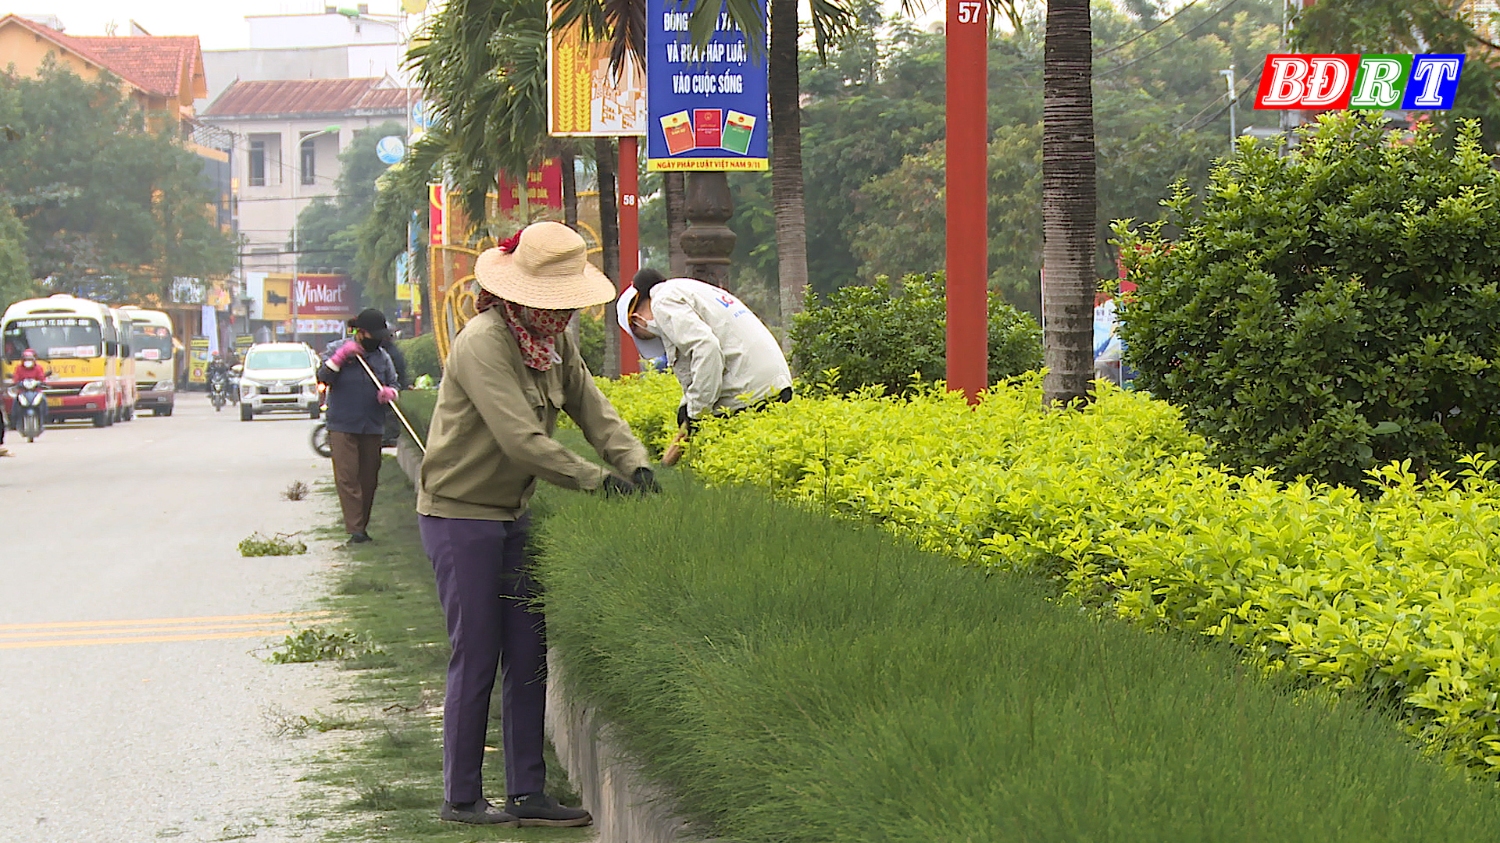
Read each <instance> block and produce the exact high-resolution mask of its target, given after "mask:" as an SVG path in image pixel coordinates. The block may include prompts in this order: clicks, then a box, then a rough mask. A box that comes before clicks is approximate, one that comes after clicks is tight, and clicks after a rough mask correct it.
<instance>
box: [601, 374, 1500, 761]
mask: <svg viewBox="0 0 1500 843" xmlns="http://www.w3.org/2000/svg"><path fill="white" fill-rule="evenodd" d="M675 386H676V384H675V382H674V381H672V380H671V379H670V378H668V377H666V376H654V377H651V376H648V377H644V378H638V379H632V380H628V381H624V382H621V383H617V384H611V385H610V386H609V392H610V397H611V400H613V401H615V403H616V406H617V407H619V408H620V410H621V413H622V414H623V415H625V416H626V418H627V419H629V420H630V421H631V424H632V426H633V427H635V428H636V429H637V430H638V431H642V432H648V435H650V436H653V437H655V439H656V441H657V442H660V441H664V440H663V439H662V438H661V437H662V436H663V435H665V436H666V437H670V435H671V425H672V424H673V422H674V421H675V417H674V414H675V412H676V406H677V391H676V389H675ZM663 420H665V427H663ZM663 431H665V432H664V433H663ZM689 460H690V463H691V466H692V469H693V471H694V473H695V474H697V475H698V476H699V477H701V478H702V479H703V480H705V481H706V482H709V483H737V484H749V485H755V486H760V487H763V488H766V489H768V490H770V491H771V492H773V493H774V494H775V495H777V496H778V497H782V498H786V499H790V500H796V501H801V502H803V503H805V504H807V505H810V506H812V507H815V508H818V509H822V510H824V511H826V512H829V513H830V514H834V515H838V516H842V517H848V518H856V519H861V520H870V521H874V522H877V523H880V524H882V525H884V526H886V527H888V528H889V529H892V530H894V531H896V532H898V533H900V534H903V535H905V536H908V537H910V538H911V539H912V540H914V541H915V542H916V543H918V544H919V545H921V546H922V547H924V548H927V549H931V550H936V551H940V552H944V553H948V554H951V555H953V556H956V557H959V558H960V559H964V560H966V561H969V562H973V563H978V564H986V565H997V566H1004V567H1008V568H1016V569H1022V570H1029V571H1034V572H1037V573H1042V574H1046V575H1049V576H1053V577H1056V578H1058V579H1060V580H1061V581H1062V582H1063V584H1064V586H1065V587H1066V589H1067V590H1068V591H1069V592H1070V593H1071V594H1074V595H1076V596H1078V597H1081V598H1083V599H1085V600H1089V601H1091V602H1095V603H1097V604H1099V605H1102V606H1105V607H1107V608H1109V609H1111V610H1112V611H1114V612H1116V613H1118V614H1119V615H1121V616H1124V617H1127V618H1131V619H1134V620H1137V621H1140V622H1142V623H1146V624H1151V625H1159V626H1164V627H1171V628H1175V629H1182V630H1189V631H1193V632H1198V633H1202V634H1205V635H1211V636H1214V637H1218V638H1223V639H1225V640H1228V641H1231V642H1233V643H1234V644H1236V645H1238V646H1240V647H1242V648H1244V649H1245V650H1246V651H1248V652H1250V653H1252V654H1254V655H1255V656H1256V657H1257V658H1258V659H1260V660H1262V661H1264V663H1266V664H1267V665H1269V666H1270V667H1272V668H1275V669H1285V670H1289V671H1292V672H1294V673H1296V674H1298V675H1301V676H1304V677H1307V678H1310V679H1316V680H1318V681H1321V682H1324V683H1327V684H1329V685H1331V686H1332V687H1335V688H1338V689H1354V690H1358V691H1362V692H1372V693H1374V694H1376V695H1378V696H1379V697H1381V698H1383V699H1388V700H1391V701H1395V702H1399V703H1401V704H1402V705H1403V706H1404V707H1405V709H1404V710H1405V712H1406V714H1407V715H1408V716H1409V719H1410V722H1411V724H1412V726H1411V728H1412V730H1413V732H1414V734H1417V735H1419V736H1421V737H1422V738H1423V739H1425V740H1427V741H1429V742H1430V743H1431V744H1432V745H1433V746H1434V747H1436V748H1438V749H1440V750H1442V751H1444V752H1445V753H1446V754H1448V755H1450V757H1453V758H1455V759H1457V760H1459V761H1461V762H1462V763H1465V764H1467V765H1470V766H1471V767H1475V768H1480V769H1487V770H1490V771H1492V772H1495V771H1500V566H1497V564H1496V562H1497V559H1496V557H1497V554H1500V551H1497V550H1496V548H1497V547H1500V484H1497V483H1495V482H1493V481H1492V480H1490V479H1489V478H1488V475H1489V473H1490V471H1491V469H1492V468H1493V467H1494V464H1493V463H1487V462H1479V461H1473V460H1471V461H1470V463H1469V465H1470V469H1469V471H1468V472H1467V473H1466V476H1465V477H1464V478H1463V484H1462V485H1461V486H1460V485H1458V484H1456V483H1454V482H1452V481H1449V480H1446V479H1444V478H1441V477H1439V478H1436V479H1433V480H1430V481H1427V482H1421V481H1419V480H1418V479H1417V477H1416V476H1415V474H1413V473H1412V472H1411V470H1410V468H1409V466H1400V465H1396V466H1388V467H1386V468H1384V469H1382V470H1380V471H1379V472H1376V473H1375V474H1374V475H1373V477H1372V482H1376V483H1378V484H1379V487H1380V490H1379V492H1378V494H1375V495H1373V496H1371V497H1370V498H1369V499H1361V498H1360V497H1359V496H1358V495H1356V494H1355V493H1354V492H1353V491H1351V490H1349V489H1347V488H1342V487H1328V486H1321V485H1310V484H1307V483H1292V484H1287V483H1282V482H1278V481H1275V480H1273V479H1271V478H1269V477H1267V476H1265V475H1264V474H1260V475H1252V476H1249V477H1240V476H1235V475H1233V474H1230V473H1228V472H1226V471H1223V470H1221V469H1219V468H1218V467H1216V466H1212V465H1209V464H1208V463H1207V462H1206V461H1205V457H1204V442H1203V441H1202V440H1201V439H1199V438H1198V437H1196V436H1194V435H1192V434H1190V433H1188V432H1187V431H1186V429H1185V428H1184V426H1183V424H1182V421H1181V419H1180V417H1179V416H1178V413H1177V411H1176V410H1175V409H1173V408H1172V407H1171V406H1169V405H1167V404H1166V403H1164V402H1160V401H1155V400H1152V399H1150V398H1148V397H1146V396H1144V395H1140V394H1133V393H1125V392H1121V391H1118V390H1114V389H1109V388H1107V387H1106V388H1103V389H1102V391H1101V393H1100V395H1099V400H1098V401H1097V402H1096V403H1094V404H1093V405H1091V406H1089V407H1088V408H1086V409H1084V410H1082V411H1080V412H1056V411H1048V410H1044V409H1043V407H1042V402H1041V385H1040V380H1039V378H1036V377H1027V378H1023V379H1020V380H1018V381H1016V382H1014V383H1012V384H1008V385H1002V386H998V387H996V388H994V389H992V390H990V392H989V393H987V394H986V396H985V398H984V401H983V402H982V403H981V404H980V405H979V406H978V407H976V408H970V407H968V406H967V405H966V404H965V403H964V402H963V400H962V398H960V397H957V396H954V395H947V394H941V393H936V392H931V391H927V392H919V393H916V394H914V395H912V396H910V397H908V398H906V399H890V398H882V397H879V396H876V395H873V394H855V395H850V396H844V397H835V396H820V397H817V398H804V399H800V400H798V401H794V402H793V403H791V404H789V405H784V406H783V405H778V406H775V407H773V408H771V409H768V410H766V411H764V412H758V413H743V414H740V415H737V416H735V417H733V418H731V419H729V420H725V421H716V422H710V423H708V424H705V425H704V428H703V429H702V431H701V432H700V433H699V434H698V435H697V436H696V437H695V438H694V442H693V446H692V448H691V450H690V452H689Z"/></svg>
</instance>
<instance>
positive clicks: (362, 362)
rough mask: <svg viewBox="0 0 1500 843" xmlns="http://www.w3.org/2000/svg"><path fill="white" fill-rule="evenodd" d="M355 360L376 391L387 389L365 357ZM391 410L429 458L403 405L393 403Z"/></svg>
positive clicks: (357, 355)
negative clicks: (407, 418)
mask: <svg viewBox="0 0 1500 843" xmlns="http://www.w3.org/2000/svg"><path fill="white" fill-rule="evenodd" d="M354 359H355V360H358V361H359V365H360V368H362V369H364V370H365V374H367V375H369V376H370V381H371V382H372V383H374V384H375V389H377V390H379V389H382V388H384V387H385V384H383V383H381V382H380V378H377V377H375V370H374V369H371V368H370V364H369V362H367V361H366V360H365V358H364V356H363V355H359V354H356V355H354ZM391 409H392V410H395V411H396V418H398V419H400V420H401V424H402V426H403V427H405V428H406V432H407V433H409V434H411V441H413V442H415V443H417V448H419V449H420V450H421V451H422V456H424V457H425V456H427V446H426V445H424V444H423V443H422V437H420V436H418V435H417V431H416V428H414V427H412V426H411V422H409V421H407V420H406V414H405V413H403V412H401V405H400V404H398V403H396V402H395V401H392V402H391Z"/></svg>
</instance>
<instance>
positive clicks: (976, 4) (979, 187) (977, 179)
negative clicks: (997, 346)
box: [947, 0, 989, 402]
mask: <svg viewBox="0 0 1500 843" xmlns="http://www.w3.org/2000/svg"><path fill="white" fill-rule="evenodd" d="M947 3H948V27H947V33H948V35H947V37H948V56H947V74H948V78H947V96H948V103H947V116H948V137H947V153H948V173H947V177H948V181H947V215H948V232H947V234H948V238H947V239H948V255H947V258H948V388H949V389H958V390H963V392H964V394H965V395H967V396H968V397H969V400H970V401H971V402H972V401H975V400H976V397H977V395H978V394H979V392H980V391H982V390H983V389H984V388H985V387H986V386H988V381H989V362H988V361H989V351H988V348H987V345H988V336H987V322H988V318H987V313H988V301H987V294H986V277H987V276H988V274H989V273H988V270H987V268H986V252H987V249H988V245H989V243H988V228H989V226H988V223H987V214H986V193H987V190H986V188H987V186H988V181H989V180H988V177H987V173H986V167H985V164H986V161H985V158H986V153H987V149H986V146H987V144H988V140H989V137H988V136H989V121H988V119H987V114H986V107H987V106H986V88H987V87H988V84H989V82H988V80H989V69H988V62H989V55H988V49H989V43H988V42H989V22H988V19H987V18H986V9H987V7H988V4H987V3H986V2H984V0H947Z"/></svg>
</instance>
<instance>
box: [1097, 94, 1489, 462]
mask: <svg viewBox="0 0 1500 843" xmlns="http://www.w3.org/2000/svg"><path fill="white" fill-rule="evenodd" d="M1438 140H1439V134H1438V132H1437V131H1436V130H1435V129H1433V128H1431V127H1427V128H1423V129H1422V130H1420V131H1418V132H1417V133H1416V135H1415V137H1413V138H1411V139H1410V140H1405V139H1403V138H1402V137H1401V136H1399V135H1396V134H1393V133H1391V132H1389V131H1387V130H1386V129H1385V128H1384V127H1383V126H1382V125H1381V124H1380V123H1378V122H1376V121H1375V120H1373V119H1367V118H1361V117H1357V116H1353V115H1349V114H1340V115H1334V116H1325V117H1323V118H1322V122H1321V124H1320V126H1319V127H1318V128H1317V130H1316V131H1307V132H1305V133H1304V135H1303V138H1302V143H1303V146H1302V147H1301V148H1300V149H1298V150H1296V151H1294V152H1293V153H1292V154H1290V155H1286V156H1283V155H1280V154H1278V152H1277V150H1275V149H1273V148H1271V147H1270V146H1268V145H1260V144H1248V143H1247V144H1244V145H1242V146H1241V148H1240V152H1239V154H1238V155H1236V156H1235V157H1234V158H1233V159H1231V160H1229V161H1228V162H1226V163H1225V164H1223V165H1222V166H1220V167H1218V168H1217V169H1215V170H1214V173H1213V176H1212V178H1211V179H1210V182H1209V184H1208V188H1207V190H1206V195H1205V197H1204V199H1203V200H1202V202H1201V204H1200V203H1198V202H1195V200H1194V198H1193V196H1192V195H1191V194H1190V193H1188V192H1187V191H1186V190H1185V189H1184V190H1181V191H1179V192H1178V194H1177V195H1176V196H1175V197H1174V198H1173V199H1172V200H1171V201H1170V202H1168V203H1167V211H1168V213H1167V216H1166V218H1165V219H1164V220H1163V221H1161V222H1157V223H1154V224H1150V225H1145V226H1141V227H1138V228H1131V227H1129V226H1126V225H1124V224H1121V225H1120V226H1119V227H1118V228H1117V233H1118V236H1119V240H1120V243H1121V246H1122V247H1123V249H1124V251H1125V255H1126V262H1127V265H1128V266H1129V267H1130V270H1131V272H1132V274H1133V275H1134V276H1135V278H1136V280H1137V281H1138V282H1139V284H1140V289H1139V291H1138V293H1137V296H1138V298H1136V299H1135V300H1134V301H1130V302H1128V303H1127V305H1126V306H1125V307H1124V309H1123V311H1122V318H1123V325H1122V328H1121V335H1122V337H1123V339H1124V340H1125V344H1126V348H1127V350H1128V352H1127V353H1128V355H1129V360H1130V362H1132V364H1133V365H1134V366H1135V367H1136V368H1137V369H1138V370H1139V372H1140V374H1139V377H1138V379H1137V381H1136V383H1137V384H1138V385H1139V386H1141V387H1143V388H1145V389H1147V390H1150V391H1151V392H1152V393H1153V394H1155V395H1156V396H1158V397H1160V398H1164V399H1166V400H1168V401H1171V402H1172V403H1174V404H1176V405H1178V406H1179V407H1181V408H1182V409H1183V415H1184V418H1185V419H1186V420H1187V421H1188V423H1189V424H1190V425H1191V426H1192V427H1193V428H1194V429H1195V430H1196V431H1197V432H1199V433H1201V434H1203V435H1204V436H1205V437H1207V438H1209V439H1210V440H1212V441H1213V443H1214V447H1215V451H1214V453H1215V456H1216V457H1217V458H1218V459H1222V460H1224V461H1225V462H1227V463H1229V464H1230V465H1233V466H1236V467H1238V468H1240V469H1241V470H1245V471H1249V470H1253V469H1255V468H1257V467H1260V466H1267V467H1271V468H1272V469H1274V471H1275V473H1276V474H1277V475H1279V476H1281V477H1284V478H1288V479H1289V478H1293V477H1296V476H1299V475H1309V476H1312V477H1314V478H1317V479H1319V480H1325V481H1328V482H1335V483H1345V484H1349V485H1358V484H1360V483H1361V482H1362V480H1363V479H1364V473H1365V472H1366V471H1367V470H1369V469H1371V468H1373V467H1375V466H1376V465H1379V464H1382V463H1386V462H1389V461H1393V460H1408V459H1409V460H1411V463H1412V466H1413V468H1414V469H1415V470H1417V471H1418V472H1420V473H1424V474H1425V473H1427V472H1430V471H1433V470H1450V469H1454V468H1456V467H1457V466H1458V460H1459V458H1461V457H1462V456H1464V455H1465V454H1467V453H1471V452H1473V451H1476V450H1480V449H1488V448H1492V447H1494V446H1495V445H1496V444H1497V443H1500V422H1497V419H1496V416H1495V413H1494V407H1495V406H1496V405H1497V403H1500V352H1497V349H1500V251H1497V250H1496V249H1495V248H1494V244H1493V240H1494V232H1496V231H1500V202H1497V201H1496V199H1497V197H1500V175H1497V174H1496V172H1495V170H1494V168H1493V167H1492V166H1491V159H1490V154H1489V153H1488V151H1487V150H1486V149H1485V147H1484V145H1483V143H1482V140H1481V137H1480V133H1479V128H1478V126H1477V124H1476V123H1474V122H1472V121H1471V122H1468V123H1465V124H1463V126H1462V128H1461V131H1460V135H1459V137H1458V140H1457V143H1456V147H1455V148H1454V149H1453V151H1451V152H1448V151H1444V149H1443V147H1442V145H1441V144H1439V143H1438ZM1169 231H1180V232H1182V234H1181V236H1180V237H1177V238H1176V239H1172V238H1170V237H1169V236H1168V232H1169Z"/></svg>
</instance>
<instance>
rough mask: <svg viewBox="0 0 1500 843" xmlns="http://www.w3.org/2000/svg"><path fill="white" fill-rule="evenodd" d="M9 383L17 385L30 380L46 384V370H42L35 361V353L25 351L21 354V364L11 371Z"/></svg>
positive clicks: (40, 365)
mask: <svg viewBox="0 0 1500 843" xmlns="http://www.w3.org/2000/svg"><path fill="white" fill-rule="evenodd" d="M10 379H11V383H14V384H17V385H19V384H20V383H21V381H24V380H27V379H32V380H38V381H41V382H42V383H46V382H47V370H46V369H44V368H42V364H41V361H39V360H37V359H36V352H35V351H33V350H32V349H29V348H28V349H26V350H25V351H23V352H21V363H20V365H18V366H16V368H15V369H13V370H11V373H10Z"/></svg>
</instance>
